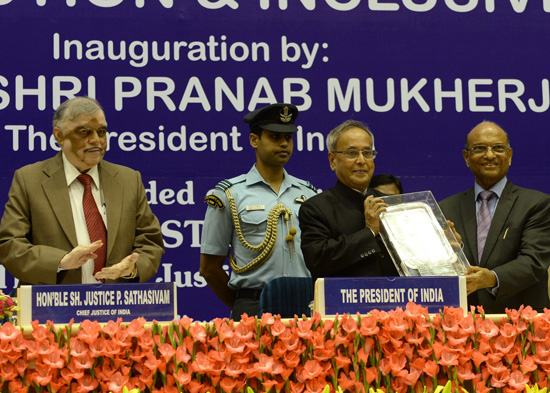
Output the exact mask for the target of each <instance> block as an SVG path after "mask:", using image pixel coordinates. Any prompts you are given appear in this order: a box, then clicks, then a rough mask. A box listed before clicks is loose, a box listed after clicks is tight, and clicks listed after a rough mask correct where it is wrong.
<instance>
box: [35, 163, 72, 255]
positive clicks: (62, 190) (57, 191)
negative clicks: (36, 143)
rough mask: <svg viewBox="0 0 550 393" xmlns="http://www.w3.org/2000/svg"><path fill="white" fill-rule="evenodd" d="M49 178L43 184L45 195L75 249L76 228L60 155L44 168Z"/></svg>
mask: <svg viewBox="0 0 550 393" xmlns="http://www.w3.org/2000/svg"><path fill="white" fill-rule="evenodd" d="M44 173H45V174H46V176H48V178H47V179H46V180H45V181H44V182H43V183H42V188H43V189H44V193H45V194H46V197H47V198H48V201H49V203H50V205H51V207H52V210H53V212H54V214H55V216H56V217H57V220H58V221H59V226H60V227H61V229H62V231H63V232H64V233H65V236H67V238H68V239H69V242H70V243H71V245H72V246H73V247H76V246H78V240H77V238H76V230H75V227H74V218H73V211H72V209H71V200H70V198H69V189H68V187H67V178H66V177H65V171H64V170H63V158H62V156H61V153H59V154H58V155H57V156H56V157H55V159H54V160H52V161H50V162H49V163H48V165H47V166H46V167H45V168H44Z"/></svg>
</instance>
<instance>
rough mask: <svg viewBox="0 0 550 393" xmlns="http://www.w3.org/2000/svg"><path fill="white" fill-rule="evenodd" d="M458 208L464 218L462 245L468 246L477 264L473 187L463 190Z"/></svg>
mask: <svg viewBox="0 0 550 393" xmlns="http://www.w3.org/2000/svg"><path fill="white" fill-rule="evenodd" d="M460 209H461V210H462V217H463V219H464V222H463V226H464V233H463V234H461V235H462V236H464V237H465V238H464V239H463V242H464V246H465V247H467V248H468V250H469V251H470V255H471V258H473V259H474V262H475V264H476V265H478V264H479V261H478V260H477V218H476V202H475V196H474V189H473V188H471V189H469V190H467V191H466V192H464V195H463V197H462V199H461V200H460Z"/></svg>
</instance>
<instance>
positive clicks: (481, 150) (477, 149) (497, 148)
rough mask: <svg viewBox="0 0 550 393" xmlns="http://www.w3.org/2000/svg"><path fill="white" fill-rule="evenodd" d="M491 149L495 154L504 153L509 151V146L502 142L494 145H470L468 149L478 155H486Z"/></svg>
mask: <svg viewBox="0 0 550 393" xmlns="http://www.w3.org/2000/svg"><path fill="white" fill-rule="evenodd" d="M489 149H491V150H492V152H493V153H495V154H504V153H506V152H507V151H508V149H509V147H508V146H506V145H501V144H499V145H493V146H485V145H476V146H472V147H470V148H469V149H467V151H469V152H470V153H472V154H473V155H476V156H484V155H485V154H487V153H488V152H489Z"/></svg>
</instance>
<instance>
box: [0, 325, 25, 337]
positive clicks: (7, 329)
mask: <svg viewBox="0 0 550 393" xmlns="http://www.w3.org/2000/svg"><path fill="white" fill-rule="evenodd" d="M21 335H22V333H21V330H19V329H17V328H16V327H15V326H13V325H12V324H11V322H6V323H4V324H3V325H2V327H0V341H2V342H3V341H4V340H6V341H13V340H15V339H16V338H17V337H18V336H21Z"/></svg>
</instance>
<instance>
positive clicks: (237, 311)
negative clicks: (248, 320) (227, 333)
mask: <svg viewBox="0 0 550 393" xmlns="http://www.w3.org/2000/svg"><path fill="white" fill-rule="evenodd" d="M261 292H262V290H261V289H239V290H238V291H237V298H236V299H235V303H234V304H233V309H232V310H231V319H232V320H234V321H235V322H238V321H240V320H241V315H243V314H245V313H246V315H248V316H249V317H252V316H255V315H257V314H258V305H259V304H260V293H261Z"/></svg>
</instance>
